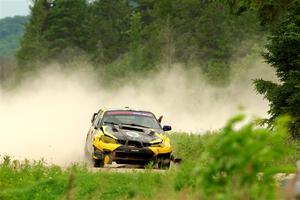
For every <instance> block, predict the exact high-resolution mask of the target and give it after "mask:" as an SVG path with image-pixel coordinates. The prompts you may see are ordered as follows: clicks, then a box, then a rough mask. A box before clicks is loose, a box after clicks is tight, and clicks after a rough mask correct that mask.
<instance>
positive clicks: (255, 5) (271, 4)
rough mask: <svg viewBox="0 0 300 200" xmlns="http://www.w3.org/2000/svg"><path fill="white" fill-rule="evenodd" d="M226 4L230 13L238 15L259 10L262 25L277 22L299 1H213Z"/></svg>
mask: <svg viewBox="0 0 300 200" xmlns="http://www.w3.org/2000/svg"><path fill="white" fill-rule="evenodd" d="M213 1H221V2H224V3H226V4H227V5H228V6H229V8H230V12H231V13H233V14H236V15H240V14H241V13H243V12H245V11H247V10H249V9H254V10H257V12H258V15H259V17H260V20H261V24H262V25H267V24H270V23H273V22H276V21H278V20H279V19H280V17H282V15H284V14H285V12H286V11H287V9H288V8H289V6H291V5H293V3H294V2H295V1H297V0H266V1H256V0H213Z"/></svg>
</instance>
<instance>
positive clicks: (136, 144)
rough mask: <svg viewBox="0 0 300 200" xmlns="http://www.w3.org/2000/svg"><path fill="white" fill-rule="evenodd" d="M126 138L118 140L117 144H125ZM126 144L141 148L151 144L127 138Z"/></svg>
mask: <svg viewBox="0 0 300 200" xmlns="http://www.w3.org/2000/svg"><path fill="white" fill-rule="evenodd" d="M126 142H127V141H126V140H118V143H119V144H122V145H126ZM127 145H128V146H133V147H137V148H142V147H149V146H151V144H150V143H148V142H139V141H133V140H128V143H127Z"/></svg>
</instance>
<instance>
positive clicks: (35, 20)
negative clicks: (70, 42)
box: [17, 0, 51, 72]
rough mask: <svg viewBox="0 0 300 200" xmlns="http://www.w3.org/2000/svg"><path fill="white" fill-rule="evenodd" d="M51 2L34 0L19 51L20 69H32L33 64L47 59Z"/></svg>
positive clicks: (20, 70)
mask: <svg viewBox="0 0 300 200" xmlns="http://www.w3.org/2000/svg"><path fill="white" fill-rule="evenodd" d="M50 7H51V4H50V3H49V1H48V0H34V1H33V6H32V7H31V8H30V10H31V17H30V20H29V22H28V23H27V24H26V26H25V33H24V36H23V38H22V40H21V48H20V50H19V51H18V52H17V60H18V71H19V72H22V71H30V70H31V67H32V66H33V65H32V64H33V63H35V62H37V61H39V60H45V59H46V57H47V53H48V48H47V47H48V42H47V40H46V39H45V36H44V33H45V31H46V30H47V25H48V24H47V23H48V13H49V9H50Z"/></svg>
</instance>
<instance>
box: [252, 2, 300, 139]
mask: <svg viewBox="0 0 300 200" xmlns="http://www.w3.org/2000/svg"><path fill="white" fill-rule="evenodd" d="M299 16H300V2H299V1H298V2H296V3H295V4H294V6H293V7H291V9H290V11H289V13H288V14H287V16H286V17H285V18H284V20H283V21H282V22H281V23H279V24H278V25H277V26H276V27H274V28H273V30H272V31H271V36H270V37H269V38H268V41H269V43H268V44H267V46H266V48H267V50H268V52H267V53H265V54H264V58H265V60H266V62H267V63H269V64H270V65H271V66H272V67H273V68H274V69H275V70H276V75H277V77H278V78H279V81H280V82H279V83H273V82H271V81H265V80H261V79H259V80H255V82H254V83H255V86H256V90H257V91H258V92H259V93H260V94H263V95H264V97H265V98H266V99H267V100H268V101H269V102H270V110H269V114H270V115H271V117H270V118H269V119H268V120H267V122H269V124H272V123H273V122H274V120H275V119H276V118H278V117H279V116H280V115H283V114H289V115H290V116H291V117H292V121H291V123H290V130H291V135H292V137H293V138H299V136H300V18H299Z"/></svg>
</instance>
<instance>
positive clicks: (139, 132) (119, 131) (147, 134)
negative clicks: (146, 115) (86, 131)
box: [102, 125, 163, 143]
mask: <svg viewBox="0 0 300 200" xmlns="http://www.w3.org/2000/svg"><path fill="white" fill-rule="evenodd" d="M102 130H103V133H104V134H105V135H108V136H113V137H114V138H115V139H117V140H124V141H139V142H142V143H159V142H162V140H163V139H162V135H161V134H162V133H163V131H162V130H157V129H150V128H143V127H137V126H130V125H108V126H103V127H102Z"/></svg>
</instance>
